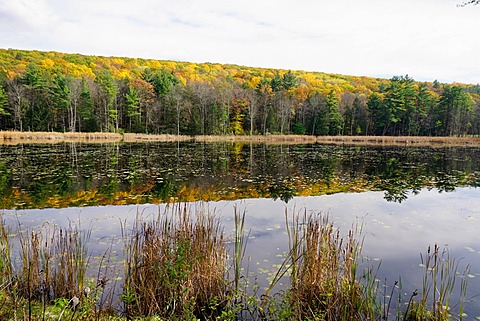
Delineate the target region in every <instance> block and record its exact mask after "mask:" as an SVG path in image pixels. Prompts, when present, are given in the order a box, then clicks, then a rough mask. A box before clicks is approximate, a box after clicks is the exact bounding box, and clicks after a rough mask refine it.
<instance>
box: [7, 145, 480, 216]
mask: <svg viewBox="0 0 480 321" xmlns="http://www.w3.org/2000/svg"><path fill="white" fill-rule="evenodd" d="M0 152H1V155H2V159H1V160H0V193H1V194H2V195H0V197H1V199H3V202H4V203H5V204H3V205H4V206H7V207H8V206H12V207H13V206H15V202H19V203H22V202H23V203H26V204H25V205H23V206H25V207H44V206H67V205H72V204H75V205H82V200H81V199H79V196H78V195H80V194H91V195H92V196H91V199H89V200H88V201H85V200H83V201H85V202H86V203H88V204H89V205H94V204H95V201H96V200H101V202H102V204H108V203H113V204H115V202H116V200H120V199H122V198H123V199H126V201H125V202H130V203H135V202H147V201H148V202H151V201H157V200H160V201H161V200H168V199H171V198H172V197H176V196H178V195H187V196H188V199H189V200H191V199H192V198H193V199H196V198H202V197H203V195H205V194H204V193H202V190H205V191H207V190H208V191H209V193H210V194H209V195H210V196H209V197H211V194H212V193H214V194H215V195H216V197H217V198H228V199H231V198H235V197H272V198H279V199H282V200H284V201H288V200H290V199H291V198H292V197H293V196H295V195H297V194H298V193H299V192H301V191H302V190H306V189H308V188H311V187H315V188H311V191H312V192H311V193H312V194H323V193H331V192H335V191H339V190H348V188H349V187H350V188H353V189H355V187H356V184H359V183H358V182H362V184H363V185H362V188H369V189H374V190H383V191H385V198H386V199H387V200H389V201H397V202H401V201H403V200H405V199H406V198H407V197H408V195H409V193H411V192H413V193H418V192H419V191H420V190H421V189H422V188H429V189H431V188H435V189H438V190H439V191H452V190H454V189H455V188H456V187H457V186H478V185H479V182H480V175H479V172H477V171H476V169H477V168H480V167H479V165H480V164H479V163H480V157H478V154H479V153H480V150H479V149H477V148H441V149H432V148H418V147H415V148H394V147H388V148H386V147H374V148H372V147H358V146H357V147H350V146H330V145H265V144H252V143H245V144H244V143H232V142H222V143H211V144H208V143H202V144H194V143H174V144H169V143H145V144H138V143H137V144H119V143H115V144H103V145H100V144H99V145H86V144H67V143H64V144H56V145H20V146H13V147H9V146H1V147H0ZM339 186H340V187H341V186H344V187H345V188H343V189H341V188H339ZM360 189H361V188H360ZM13 191H16V192H15V193H16V194H15V195H14V193H13ZM182 193H183V194H182ZM305 193H306V192H303V194H302V195H305ZM15 197H16V198H15ZM69 198H70V199H72V200H69ZM75 198H77V200H74V199H75Z"/></svg>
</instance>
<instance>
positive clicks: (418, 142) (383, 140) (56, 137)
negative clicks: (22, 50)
mask: <svg viewBox="0 0 480 321" xmlns="http://www.w3.org/2000/svg"><path fill="white" fill-rule="evenodd" d="M186 141H190V142H206V143H209V142H232V143H233V142H244V143H247V142H249V143H266V144H315V143H318V144H333V145H358V146H432V147H444V146H465V147H479V146H480V137H433V136H309V135H252V136H249V135H242V136H233V135H229V136H217V135H203V136H187V135H179V136H178V135H170V134H162V135H154V134H137V133H125V134H119V133H102V132H95V133H71V132H66V133H57V132H17V131H0V145H19V144H56V143H92V144H95V143H115V142H126V143H142V142H186Z"/></svg>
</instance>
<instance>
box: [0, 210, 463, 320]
mask: <svg viewBox="0 0 480 321" xmlns="http://www.w3.org/2000/svg"><path fill="white" fill-rule="evenodd" d="M245 216H246V214H245V213H238V212H237V211H236V210H235V213H234V217H235V228H234V231H233V234H232V235H227V234H226V233H225V232H224V230H223V226H222V224H221V221H220V220H219V218H218V217H217V216H215V214H212V213H211V212H210V211H208V210H206V209H205V208H204V207H192V206H191V205H186V204H173V205H172V206H170V207H168V208H167V209H166V210H165V212H162V213H159V215H158V216H157V217H155V218H154V219H152V218H149V219H148V220H147V219H145V218H143V217H142V216H141V215H139V216H138V217H137V219H136V221H135V223H134V224H133V226H127V225H125V224H123V227H122V238H123V242H124V245H125V249H124V253H123V260H122V262H123V273H122V274H121V277H120V278H119V277H115V276H114V275H112V274H111V272H109V271H108V266H109V265H110V263H111V262H110V261H114V259H113V258H112V255H113V254H112V253H105V254H104V255H102V256H101V259H100V260H94V259H92V257H90V256H89V250H88V248H87V244H88V242H89V236H90V233H89V231H82V230H81V229H79V228H77V227H75V226H73V225H72V226H70V227H68V228H66V229H60V228H57V227H51V226H45V227H42V228H40V229H38V230H25V229H23V228H22V227H21V226H19V227H17V229H16V230H15V231H13V230H12V229H11V228H10V227H8V226H6V225H5V223H4V222H3V221H0V222H1V223H0V282H1V284H0V319H2V320H344V321H347V320H348V321H349V320H403V321H417V320H418V321H419V320H432V321H433V320H437V321H444V320H461V319H462V318H463V317H464V314H463V311H464V307H463V302H464V301H465V296H466V289H467V283H466V277H465V274H466V273H468V271H465V272H463V274H462V273H461V272H462V271H459V270H458V262H457V261H456V260H454V259H452V258H451V257H450V256H449V254H448V252H446V251H442V250H441V249H439V248H438V247H437V246H434V247H432V248H429V249H428V250H427V251H426V253H425V254H424V255H422V256H421V264H422V266H424V268H425V269H424V275H423V284H419V285H418V289H419V290H418V291H417V290H415V291H414V292H413V293H411V294H408V295H405V293H404V290H403V289H402V288H401V283H398V282H395V286H392V287H391V290H388V291H386V289H387V287H386V286H382V285H381V284H380V283H381V282H380V281H379V280H377V279H376V277H375V275H376V273H377V270H376V268H375V267H369V266H365V264H363V263H362V260H363V257H362V255H361V248H362V243H363V241H362V236H361V233H360V232H359V231H360V230H361V229H360V228H359V227H358V226H355V225H354V226H353V227H352V229H351V230H349V231H347V232H346V233H342V231H340V230H339V229H338V228H336V227H335V226H334V224H333V223H332V222H331V221H330V220H329V218H328V216H325V215H322V214H318V213H314V214H308V215H307V214H306V212H305V213H293V214H291V213H286V214H285V218H286V233H287V235H288V240H289V244H290V250H289V252H288V253H287V254H286V256H285V257H284V259H283V262H281V264H280V265H279V266H278V268H277V271H276V273H274V275H273V277H272V278H271V279H270V280H269V282H270V285H269V286H268V287H267V288H266V289H260V288H259V287H258V286H257V285H256V283H255V281H254V280H255V279H256V276H254V277H253V278H252V275H251V274H249V272H248V268H247V269H246V270H245V269H244V267H245V264H244V263H247V262H244V261H245V257H244V254H245V248H246V247H247V246H248V238H249V232H248V231H246V230H245V224H244V223H245ZM247 266H248V263H247ZM120 279H121V284H120V283H117V282H120V281H118V280H120ZM281 280H283V281H286V284H287V285H286V286H285V287H283V288H280V289H279V288H278V287H277V285H278V284H279V283H280V282H281ZM456 280H461V281H460V284H459V285H458V284H456ZM283 281H282V282H283ZM114 289H117V292H118V291H120V293H117V294H114ZM457 290H458V291H460V302H453V301H452V297H453V296H452V293H454V291H457ZM454 306H456V307H457V308H456V310H455V311H456V312H455V313H454V311H453V310H452V307H454Z"/></svg>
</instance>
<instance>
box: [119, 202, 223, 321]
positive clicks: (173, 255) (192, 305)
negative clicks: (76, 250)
mask: <svg viewBox="0 0 480 321" xmlns="http://www.w3.org/2000/svg"><path fill="white" fill-rule="evenodd" d="M190 210H191V208H189V207H188V206H187V205H183V206H182V205H180V204H175V205H172V206H169V207H167V209H166V210H165V212H164V213H161V214H160V215H159V216H158V218H156V219H155V220H152V221H149V222H144V221H141V220H140V219H137V220H136V223H135V225H134V226H133V228H132V230H131V233H127V231H126V229H125V228H124V229H123V230H124V232H123V237H124V240H125V249H126V250H125V251H126V253H125V258H126V260H125V262H126V263H125V264H126V266H125V284H124V292H123V296H122V300H123V302H124V305H125V314H126V315H127V317H132V316H133V315H136V316H138V315H140V316H153V315H157V316H160V317H161V318H167V317H168V318H173V319H178V320H186V319H192V318H200V319H204V320H210V319H212V318H215V317H216V316H219V315H220V314H221V313H222V307H224V306H225V305H226V296H227V288H228V282H227V279H226V273H227V268H226V264H227V262H226V260H227V252H226V250H225V245H224V236H223V230H222V229H221V226H220V224H219V220H218V219H216V218H215V217H214V215H211V214H208V213H206V212H205V210H204V209H198V208H197V209H196V211H195V216H194V217H193V216H192V215H191V213H192V212H191V211H190Z"/></svg>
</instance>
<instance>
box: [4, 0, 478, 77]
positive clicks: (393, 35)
mask: <svg viewBox="0 0 480 321" xmlns="http://www.w3.org/2000/svg"><path fill="white" fill-rule="evenodd" d="M461 2H462V0H328V1H327V0H297V1H284V0H241V1H240V0H235V1H234V0H202V1H200V0H196V1H194V0H170V1H168V0H0V47H1V48H5V49H6V48H15V49H36V50H48V51H50V50H53V51H61V52H69V53H82V54H88V55H103V56H126V57H141V58H153V59H162V60H177V61H190V62H219V63H232V64H238V65H246V66H255V67H271V68H282V69H301V70H308V71H322V72H328V73H339V74H346V75H359V76H374V77H384V78H390V77H392V76H394V75H405V74H408V75H409V76H411V77H413V78H414V79H415V80H420V81H431V80H434V79H438V80H439V81H442V82H448V83H451V82H455V81H457V82H464V83H475V84H476V83H480V37H479V35H478V32H479V31H480V5H477V6H474V5H470V6H467V7H463V8H461V7H457V4H460V3H461Z"/></svg>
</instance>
